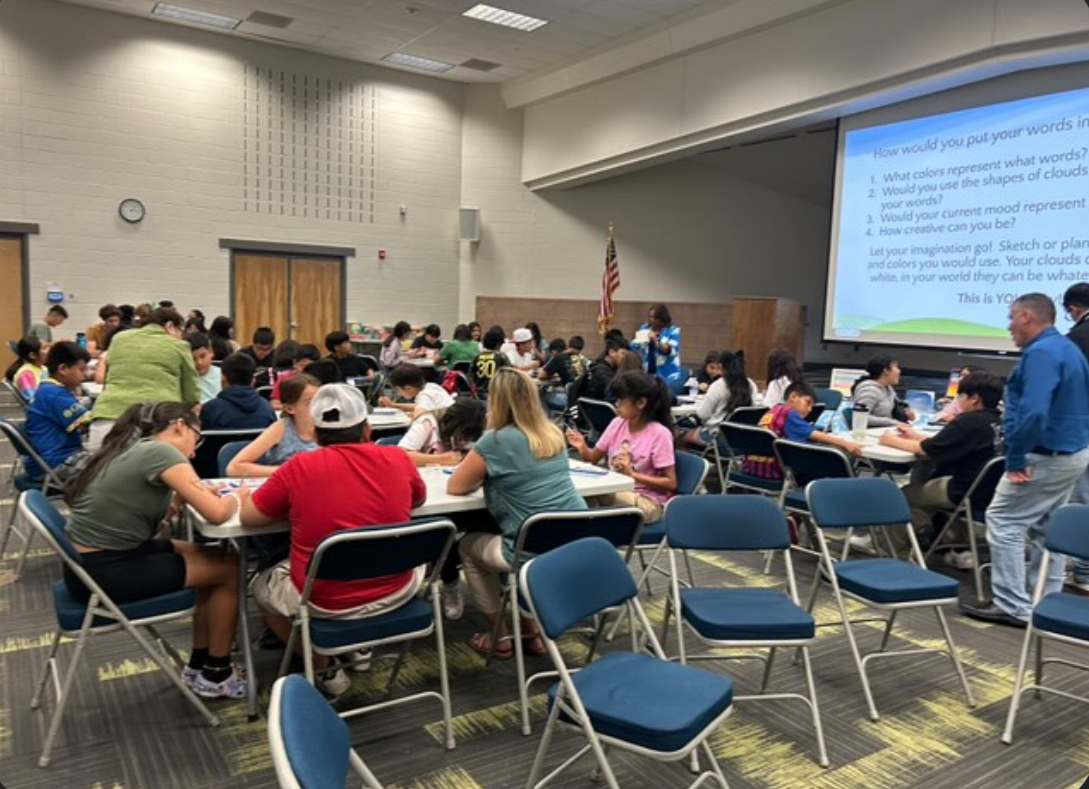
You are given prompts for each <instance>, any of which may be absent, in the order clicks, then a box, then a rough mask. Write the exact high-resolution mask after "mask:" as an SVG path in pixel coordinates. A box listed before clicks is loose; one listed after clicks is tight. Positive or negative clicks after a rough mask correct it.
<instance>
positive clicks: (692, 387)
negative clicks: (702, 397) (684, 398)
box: [685, 376, 700, 397]
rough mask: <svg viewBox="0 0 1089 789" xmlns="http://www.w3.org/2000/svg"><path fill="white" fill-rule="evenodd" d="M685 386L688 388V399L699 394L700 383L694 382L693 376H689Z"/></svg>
mask: <svg viewBox="0 0 1089 789" xmlns="http://www.w3.org/2000/svg"><path fill="white" fill-rule="evenodd" d="M685 386H687V387H688V396H689V397H695V396H696V395H698V394H699V393H700V382H699V381H698V380H696V377H695V376H691V377H690V378H689V379H688V381H687V382H686V383H685Z"/></svg>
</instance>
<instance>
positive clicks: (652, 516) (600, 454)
mask: <svg viewBox="0 0 1089 789" xmlns="http://www.w3.org/2000/svg"><path fill="white" fill-rule="evenodd" d="M612 392H613V395H614V396H615V397H616V411H617V414H618V416H617V417H616V418H615V419H614V420H613V421H612V422H610V423H609V426H608V427H607V428H605V432H604V433H602V434H601V438H599V439H598V442H597V445H596V446H594V448H593V449H591V448H590V447H589V446H587V444H586V438H585V437H584V436H583V435H582V434H581V433H579V432H577V431H575V430H568V431H567V440H568V441H569V442H570V443H571V446H573V447H574V448H575V449H577V450H578V451H579V454H580V455H581V456H582V459H583V460H587V461H589V462H591V463H598V462H600V461H601V460H602V459H605V458H607V459H608V462H609V468H611V469H612V470H613V471H617V472H619V473H621V474H626V475H627V476H629V477H631V478H632V479H633V480H634V481H635V490H634V491H632V492H631V493H616V494H614V495H613V496H612V497H611V498H610V499H609V501H608V503H609V504H626V505H634V506H636V507H638V508H639V509H641V510H642V511H643V514H644V516H646V522H647V523H656V522H657V521H659V520H661V519H662V511H663V507H665V504H666V502H667V501H669V499H670V498H672V497H673V494H674V493H676V491H677V465H676V457H675V456H674V454H673V430H672V425H673V416H672V414H671V413H670V401H671V399H672V398H671V396H670V393H669V387H668V386H667V384H666V382H665V381H664V380H663V379H661V378H659V377H657V376H650V375H647V374H646V373H644V372H639V371H632V372H626V373H620V374H619V375H617V376H616V377H615V378H613V382H612Z"/></svg>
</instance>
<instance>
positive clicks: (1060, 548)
mask: <svg viewBox="0 0 1089 789" xmlns="http://www.w3.org/2000/svg"><path fill="white" fill-rule="evenodd" d="M1066 556H1071V557H1073V558H1075V559H1089V506H1087V505H1085V504H1068V505H1067V506H1065V507H1060V508H1059V509H1058V510H1056V512H1055V514H1054V515H1052V516H1051V519H1050V520H1049V521H1048V523H1047V526H1045V527H1044V555H1043V559H1042V560H1041V564H1040V570H1039V581H1038V582H1037V584H1036V590H1035V593H1034V594H1033V597H1032V618H1031V619H1030V620H1029V624H1028V627H1027V628H1026V630H1025V640H1024V643H1023V644H1022V645H1021V659H1020V661H1019V662H1018V664H1017V679H1016V680H1015V681H1014V686H1013V697H1012V698H1011V699H1010V711H1009V714H1008V715H1007V717H1006V728H1005V731H1003V732H1002V742H1004V743H1006V744H1007V745H1009V744H1010V743H1012V742H1013V727H1014V723H1015V722H1016V720H1017V710H1018V708H1019V707H1020V706H1021V694H1023V693H1024V692H1025V691H1028V690H1034V691H1036V695H1037V696H1039V695H1040V693H1041V692H1046V693H1053V694H1055V695H1056V696H1065V697H1066V698H1068V699H1075V700H1076V701H1089V698H1086V697H1085V696H1078V695H1075V694H1073V693H1069V692H1067V691H1064V690H1060V689H1058V688H1052V687H1048V686H1046V685H1044V684H1043V683H1044V666H1045V665H1047V664H1048V663H1057V664H1059V665H1063V666H1070V667H1072V668H1080V669H1083V670H1087V669H1089V666H1086V665H1084V664H1081V663H1074V662H1073V661H1070V660H1066V659H1063V658H1060V657H1052V658H1045V657H1044V641H1045V640H1049V641H1056V642H1058V643H1060V644H1072V645H1074V646H1079V647H1089V598H1087V597H1083V596H1081V595H1078V594H1069V593H1067V592H1062V591H1059V592H1052V593H1051V594H1049V595H1044V588H1045V587H1046V586H1047V570H1048V566H1049V565H1050V564H1051V562H1064V561H1065V558H1064V557H1066ZM1033 641H1035V642H1036V661H1035V662H1036V669H1035V678H1034V681H1033V682H1031V683H1026V681H1025V671H1026V668H1027V663H1028V657H1029V647H1030V646H1031V645H1032V643H1033Z"/></svg>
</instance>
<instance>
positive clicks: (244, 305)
mask: <svg viewBox="0 0 1089 789" xmlns="http://www.w3.org/2000/svg"><path fill="white" fill-rule="evenodd" d="M287 294H288V259H287V258H286V257H277V256H273V255H248V254H238V255H235V258H234V335H235V338H236V339H237V340H238V343H239V345H249V344H250V342H251V341H252V339H253V332H254V331H255V330H256V329H257V328H258V327H260V326H268V327H270V328H271V329H272V330H273V331H274V332H275V333H276V342H277V343H278V342H280V341H281V340H286V339H287V338H288V336H289V324H290V321H289V320H288V312H287Z"/></svg>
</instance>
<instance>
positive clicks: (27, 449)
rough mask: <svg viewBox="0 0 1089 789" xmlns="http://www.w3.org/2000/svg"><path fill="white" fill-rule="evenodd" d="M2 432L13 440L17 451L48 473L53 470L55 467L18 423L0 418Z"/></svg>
mask: <svg viewBox="0 0 1089 789" xmlns="http://www.w3.org/2000/svg"><path fill="white" fill-rule="evenodd" d="M0 433H3V434H4V437H5V438H6V439H7V440H8V441H10V442H11V446H12V448H13V449H14V450H15V451H16V453H18V454H20V455H23V456H25V457H28V458H30V459H31V460H33V461H34V462H35V463H37V464H38V466H39V467H40V468H42V469H43V470H44V471H45V473H46V474H47V475H49V474H50V472H52V470H53V467H52V466H50V465H49V464H48V463H46V462H45V458H43V457H42V456H41V454H40V453H39V452H38V450H36V449H35V448H34V445H33V444H31V443H30V439H28V438H27V437H26V434H25V433H23V431H22V430H20V429H19V426H18V425H17V424H15V423H14V422H9V421H8V420H7V419H0Z"/></svg>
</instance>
